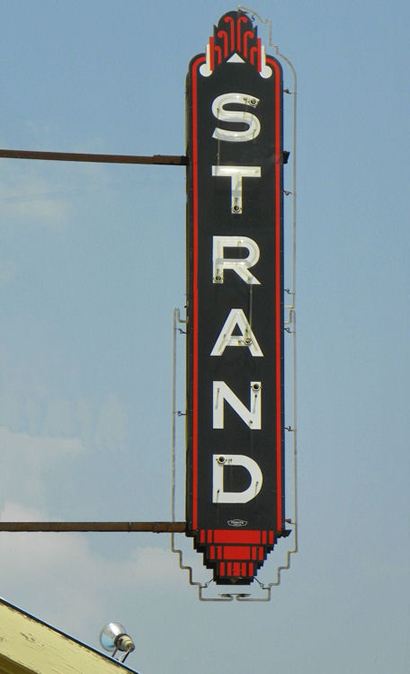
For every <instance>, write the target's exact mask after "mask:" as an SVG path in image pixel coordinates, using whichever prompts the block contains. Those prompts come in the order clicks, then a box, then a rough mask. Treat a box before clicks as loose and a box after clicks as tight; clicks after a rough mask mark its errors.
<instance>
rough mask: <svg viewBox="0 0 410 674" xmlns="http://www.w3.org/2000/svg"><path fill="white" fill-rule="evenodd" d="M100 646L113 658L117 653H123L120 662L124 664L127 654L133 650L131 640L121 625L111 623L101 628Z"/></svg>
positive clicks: (133, 646)
mask: <svg viewBox="0 0 410 674" xmlns="http://www.w3.org/2000/svg"><path fill="white" fill-rule="evenodd" d="M100 644H101V646H102V647H103V648H104V650H106V651H109V652H110V653H111V654H112V657H113V658H115V656H116V654H117V653H118V652H120V653H125V655H124V657H123V659H122V660H121V662H125V660H126V659H127V657H128V656H129V654H130V653H132V651H134V650H135V644H134V641H133V639H132V638H131V637H130V636H129V634H127V630H126V629H125V627H124V625H121V623H115V622H112V623H108V625H106V626H105V627H103V629H102V630H101V633H100Z"/></svg>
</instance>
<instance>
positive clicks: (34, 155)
mask: <svg viewBox="0 0 410 674" xmlns="http://www.w3.org/2000/svg"><path fill="white" fill-rule="evenodd" d="M0 158H3V159H40V160H43V161H44V160H46V161H78V162H96V163H100V164H156V165H157V166H158V165H159V166H161V165H165V166H187V165H188V157H187V156H185V155H171V154H154V155H152V156H149V155H134V154H90V153H84V152H43V151H39V150H5V149H0Z"/></svg>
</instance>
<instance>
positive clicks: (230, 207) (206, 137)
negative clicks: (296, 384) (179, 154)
mask: <svg viewBox="0 0 410 674" xmlns="http://www.w3.org/2000/svg"><path fill="white" fill-rule="evenodd" d="M282 89H283V85H282V69H281V66H280V64H279V62H278V61H277V59H275V58H273V57H272V56H267V55H266V54H265V50H264V47H263V45H262V43H261V40H260V38H259V37H258V35H257V29H256V27H255V26H254V25H253V23H252V21H251V20H250V18H249V17H248V16H247V15H246V14H245V13H243V12H241V11H233V12H228V13H227V14H225V15H224V16H223V17H222V18H221V19H220V21H219V23H218V26H216V27H215V28H214V35H213V36H212V37H211V38H210V40H209V44H208V45H207V49H206V53H205V54H200V55H198V56H196V57H195V58H193V59H192V61H191V63H190V67H189V74H188V78H187V120H188V122H187V123H188V148H187V154H188V157H189V167H188V260H187V267H188V289H187V290H188V363H187V379H188V382H187V383H188V386H187V389H188V408H187V409H188V424H187V429H188V431H187V532H188V535H190V536H193V540H194V546H195V548H196V549H197V550H198V551H200V552H202V553H203V555H204V562H205V564H206V566H207V567H209V568H211V569H213V574H214V580H215V581H216V583H218V584H226V583H238V584H249V583H251V582H252V580H253V579H254V577H255V575H256V573H257V571H258V569H259V568H260V567H261V566H262V564H263V562H264V560H265V559H266V557H267V554H268V553H269V552H270V551H271V550H272V549H273V547H274V545H275V543H276V541H277V539H278V538H279V537H280V536H283V535H286V531H285V522H284V432H283V426H284V424H283V419H284V410H283V225H282V220H283V216H282V210H283V206H282V194H283V187H282V183H283V178H282V174H283V148H282V111H283V105H282V93H283V92H282Z"/></svg>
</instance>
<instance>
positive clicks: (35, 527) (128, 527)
mask: <svg viewBox="0 0 410 674" xmlns="http://www.w3.org/2000/svg"><path fill="white" fill-rule="evenodd" d="M1 531H31V532H36V531H43V532H44V531H56V532H64V531H101V532H113V531H126V532H132V531H147V532H153V533H155V534H161V533H184V532H185V531H186V523H185V522H0V532H1Z"/></svg>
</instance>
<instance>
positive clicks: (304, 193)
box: [0, 0, 410, 674]
mask: <svg viewBox="0 0 410 674" xmlns="http://www.w3.org/2000/svg"><path fill="white" fill-rule="evenodd" d="M251 6H252V5H251ZM233 8H234V6H233V5H232V6H231V5H227V4H225V3H222V2H219V1H215V0H213V1H208V2H202V1H197V0H195V1H191V2H187V1H186V0H179V2H178V3H174V4H172V3H168V2H163V1H162V0H156V1H155V2H152V3H144V2H139V1H136V0H133V1H130V0H121V1H117V2H114V1H113V0H110V1H108V0H99V1H98V2H97V1H93V0H82V1H81V2H79V1H77V0H70V2H68V1H67V0H66V1H65V2H64V1H61V0H60V1H51V0H37V2H35V3H34V2H29V1H20V0H15V1H14V2H11V1H10V0H9V1H7V0H3V1H2V2H1V3H0V10H1V18H2V26H3V31H2V41H1V45H0V78H1V90H2V106H1V112H0V119H1V124H0V147H5V148H22V149H44V150H61V151H64V150H65V151H73V152H75V151H78V152H81V151H83V152H87V151H88V152H106V153H129V154H156V153H163V154H183V153H184V142H185V141H184V138H185V129H184V103H185V101H184V89H185V75H186V71H187V66H188V62H189V60H190V59H191V57H192V56H194V55H195V54H197V53H200V52H202V51H203V50H204V48H205V45H206V42H207V39H208V36H209V34H210V32H211V30H212V25H213V23H214V22H216V21H217V20H218V19H219V17H220V16H221V15H222V14H223V13H224V12H225V11H228V10H230V9H233ZM254 9H255V10H256V11H257V12H258V13H259V14H260V15H261V16H263V17H267V18H270V19H272V25H273V39H274V41H275V43H277V44H278V45H279V46H280V49H281V51H282V52H283V53H284V54H286V55H287V56H289V57H290V58H291V59H292V61H293V63H294V65H295V66H296V68H297V72H298V81H299V88H298V91H299V107H298V122H299V123H298V142H299V154H298V188H299V197H298V211H299V217H298V284H297V288H298V297H297V304H298V345H299V353H298V356H299V359H298V362H299V369H298V374H299V380H298V381H299V384H298V403H299V420H298V428H299V493H300V504H299V506H300V513H299V514H300V552H299V554H298V555H297V557H295V558H294V560H293V562H292V567H291V569H290V571H288V572H287V573H286V574H284V575H283V580H282V584H281V586H280V587H279V588H277V589H276V590H275V591H274V593H273V601H272V602H271V603H270V604H266V605H265V604H249V605H243V604H239V603H235V604H234V605H233V604H232V605H231V604H226V605H225V604H224V605H219V604H201V603H199V602H198V600H197V598H196V595H195V593H194V591H193V589H192V588H190V587H189V585H188V582H187V578H186V576H185V574H184V573H183V572H182V571H180V570H179V569H178V565H177V560H176V558H175V557H174V556H172V555H171V553H169V552H168V547H169V546H168V538H167V537H166V536H164V535H163V536H156V535H155V536H154V535H146V536H145V535H135V536H128V535H124V536H123V535H119V534H117V535H104V536H103V535H97V534H93V535H92V534H90V535H74V534H73V535H69V534H67V535H64V536H63V535H41V536H40V535H37V536H34V535H32V536H29V535H17V534H15V535H11V534H1V537H0V551H1V560H2V561H1V566H0V568H1V569H2V573H1V578H2V581H1V587H0V595H1V596H3V597H5V598H6V599H8V600H10V601H12V602H15V603H17V604H19V605H21V606H22V607H24V608H26V609H28V610H30V611H31V612H32V613H34V614H35V615H38V616H39V617H40V618H42V619H44V620H46V621H48V622H51V623H54V624H56V625H57V626H58V627H60V628H61V629H64V630H66V631H68V632H69V633H72V634H73V635H75V636H76V637H78V638H80V639H82V640H84V641H86V642H88V643H90V644H91V645H93V646H97V645H98V644H97V635H98V632H99V629H100V628H101V627H102V625H103V624H104V623H105V622H107V621H109V620H111V619H117V620H120V621H121V622H124V623H125V624H126V625H127V627H128V628H129V630H130V632H131V633H132V634H133V635H134V636H135V639H136V642H137V652H136V654H135V655H133V656H132V658H131V657H130V659H129V664H130V666H134V667H135V668H136V669H138V670H139V671H141V672H143V673H144V674H150V673H154V672H155V673H157V672H169V673H172V672H178V674H188V673H189V674H190V673H191V672H192V669H193V668H195V670H196V671H197V673H198V674H205V672H208V671H213V672H215V673H217V672H222V671H223V672H224V674H247V673H248V672H249V671H250V670H254V669H255V668H256V667H258V668H260V669H261V670H263V671H275V672H279V671H280V672H286V674H299V672H302V671H303V672H305V673H306V674H313V673H315V674H325V672H326V674H327V672H329V671H331V672H332V674H346V673H347V672H348V673H349V674H350V673H351V674H356V673H359V672H360V674H370V673H371V674H385V673H386V672H387V671H392V672H394V673H395V674H405V673H407V672H408V669H409V665H410V652H409V645H408V632H409V627H410V608H409V607H410V592H409V574H408V568H409V553H410V540H409V510H410V502H409V501H410V499H409V492H408V483H409V477H410V462H409V435H410V434H409V411H408V409H409V405H408V381H409V375H410V372H409V369H410V368H409V363H410V353H409V328H410V321H409V297H410V291H409V269H408V257H409V243H410V237H409V229H408V177H409V176H408V173H409V172H408V154H409V147H408V140H409V125H408V110H409V95H408V85H407V81H406V65H407V63H408V58H409V53H408V51H409V50H408V25H409V8H408V3H405V2H404V1H401V0H392V2H390V3H386V2H379V1H377V0H376V1H375V2H370V1H368V0H364V1H362V2H360V3H357V2H352V1H351V0H346V1H345V2H344V3H335V2H330V3H329V2H320V1H318V2H315V3H311V2H310V3H309V2H301V1H300V0H295V1H294V2H283V3H276V2H267V1H265V0H259V2H258V4H257V6H255V7H254ZM264 37H265V42H266V39H267V36H266V34H265V35H264ZM289 83H290V80H289ZM0 242H1V245H0V294H1V306H2V321H1V332H0V449H1V455H0V466H1V478H0V484H1V489H0V509H1V517H2V519H6V520H7V519H31V518H37V519H60V518H61V519H124V520H128V519H135V520H138V519H140V520H150V519H168V518H169V515H170V505H169V494H170V487H169V483H170V460H169V446H170V426H171V420H170V400H171V397H170V396H171V333H172V324H171V321H172V310H173V308H174V307H175V306H180V307H183V304H184V284H185V279H184V267H185V253H184V245H185V175H184V169H183V168H175V167H141V166H134V167H124V166H108V165H85V164H84V165H80V164H60V163H46V162H26V161H13V160H4V159H2V160H1V162H0ZM180 351H181V353H182V343H181V342H180ZM179 404H180V405H183V391H182V388H181V386H180V390H179ZM182 435H183V421H181V425H180V426H179V429H178V439H179V444H180V450H181V451H182V446H183V445H182ZM178 502H179V507H180V516H181V517H182V515H183V513H182V507H181V504H182V502H183V494H182V482H181V481H180V482H179V494H178ZM279 558H281V556H280V553H279ZM275 560H276V557H274V556H273V555H272V557H271V560H270V564H271V567H270V568H271V571H272V574H273V570H274V567H275V563H276V561H275Z"/></svg>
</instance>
